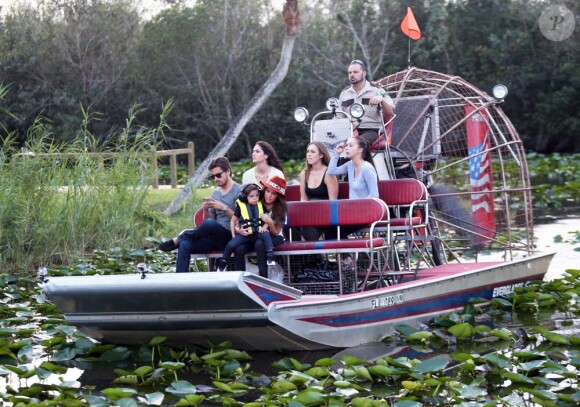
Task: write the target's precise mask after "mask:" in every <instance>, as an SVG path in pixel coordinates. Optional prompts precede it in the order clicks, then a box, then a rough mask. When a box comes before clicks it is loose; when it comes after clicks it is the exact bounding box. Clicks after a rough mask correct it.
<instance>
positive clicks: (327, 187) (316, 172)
mask: <svg viewBox="0 0 580 407" xmlns="http://www.w3.org/2000/svg"><path fill="white" fill-rule="evenodd" d="M329 163H330V154H329V152H328V150H327V148H326V146H325V145H324V144H323V143H322V142H320V141H313V142H312V143H310V144H308V146H307V147H306V165H305V167H304V169H303V170H302V172H301V173H300V200H301V201H313V200H323V199H337V198H338V179H337V178H336V177H335V176H334V175H330V174H328V173H327V170H328V164H329ZM301 233H302V236H303V237H304V239H305V240H319V239H320V235H321V234H322V233H324V230H320V228H314V227H312V228H302V229H301Z"/></svg>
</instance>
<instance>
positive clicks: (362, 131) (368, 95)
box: [338, 59, 395, 144]
mask: <svg viewBox="0 0 580 407" xmlns="http://www.w3.org/2000/svg"><path fill="white" fill-rule="evenodd" d="M366 76H367V68H366V64H365V63H364V62H363V61H361V60H359V59H355V60H354V61H352V62H351V63H350V65H349V66H348V81H349V82H350V85H349V86H347V87H346V88H344V89H343V91H342V92H341V93H340V97H339V98H338V103H339V109H340V110H342V111H344V112H348V109H349V107H350V106H352V105H353V104H354V103H360V104H361V105H363V107H364V110H365V114H364V116H363V117H362V118H361V122H360V125H359V126H358V128H357V129H358V134H359V136H360V137H364V138H365V139H367V140H368V142H369V143H370V144H372V142H373V141H374V140H375V139H376V138H377V137H378V134H379V130H380V129H381V128H382V127H383V115H385V116H391V115H392V114H393V112H394V110H395V104H394V103H393V100H392V99H391V98H390V97H389V95H387V92H385V90H384V89H382V88H379V87H378V86H375V85H372V84H371V83H370V82H369V81H367V79H366Z"/></svg>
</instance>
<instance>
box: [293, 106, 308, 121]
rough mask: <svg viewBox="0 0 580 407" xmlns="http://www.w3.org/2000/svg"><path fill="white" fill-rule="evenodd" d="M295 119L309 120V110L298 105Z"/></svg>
mask: <svg viewBox="0 0 580 407" xmlns="http://www.w3.org/2000/svg"><path fill="white" fill-rule="evenodd" d="M294 120H296V121H297V122H298V123H304V122H306V120H308V110H306V108H304V107H297V108H296V110H294Z"/></svg>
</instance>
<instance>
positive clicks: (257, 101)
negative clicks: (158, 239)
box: [164, 0, 300, 215]
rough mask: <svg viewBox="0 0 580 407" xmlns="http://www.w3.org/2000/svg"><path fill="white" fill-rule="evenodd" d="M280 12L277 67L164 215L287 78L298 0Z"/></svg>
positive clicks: (188, 195) (188, 192)
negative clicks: (281, 29)
mask: <svg viewBox="0 0 580 407" xmlns="http://www.w3.org/2000/svg"><path fill="white" fill-rule="evenodd" d="M282 14H283V16H284V23H285V24H286V34H285V36H284V42H283V44H282V52H281V54H280V60H279V61H278V65H277V66H276V69H274V71H273V72H272V74H271V75H270V77H269V78H268V80H267V81H266V82H265V83H264V85H262V87H261V88H260V90H258V92H257V93H256V95H254V97H253V98H252V100H250V102H249V103H248V105H247V106H246V108H245V109H244V110H243V111H242V113H240V115H239V116H238V117H236V119H235V120H234V122H233V123H232V125H231V127H230V128H229V129H228V131H227V132H226V134H225V135H224V137H223V138H222V139H221V140H220V141H219V142H218V144H217V145H216V146H215V148H214V149H213V150H212V151H211V152H210V153H209V155H208V156H207V157H206V159H205V160H203V162H202V163H201V165H200V166H199V167H198V168H197V171H195V174H193V177H191V179H190V180H189V182H188V183H187V184H186V185H185V187H184V188H183V190H182V191H181V192H180V193H179V194H178V195H177V196H176V197H175V198H174V199H173V201H172V202H171V203H170V204H169V206H168V207H167V209H165V211H164V213H165V214H168V215H170V214H173V213H175V212H177V211H178V210H179V209H181V207H182V206H183V203H184V202H185V201H188V200H189V199H190V198H191V191H192V188H193V189H196V188H198V187H199V186H200V185H201V183H202V181H203V179H204V178H205V177H206V176H207V174H208V168H207V167H208V165H209V163H210V162H211V161H212V160H214V159H215V158H216V157H219V156H222V155H225V154H226V153H227V152H228V150H229V149H230V147H231V146H232V144H234V143H235V141H236V140H237V139H238V137H239V135H240V133H241V132H242V130H243V129H244V127H245V126H246V124H247V123H248V122H249V121H250V119H251V118H252V117H254V114H256V112H257V111H258V110H259V109H260V108H261V107H262V105H263V104H264V103H265V102H266V100H268V98H269V97H270V95H271V94H272V92H274V89H276V87H277V86H278V85H279V84H280V83H281V82H282V81H283V80H284V78H285V77H286V74H287V73H288V66H289V65H290V60H291V58H292V49H293V48H294V40H295V39H296V30H297V28H298V24H299V23H300V13H299V10H298V0H286V4H285V5H284V10H283V11H282Z"/></svg>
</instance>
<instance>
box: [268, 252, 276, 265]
mask: <svg viewBox="0 0 580 407" xmlns="http://www.w3.org/2000/svg"><path fill="white" fill-rule="evenodd" d="M266 256H267V259H268V260H267V261H266V264H267V265H268V266H274V265H275V264H276V260H274V253H272V252H269V253H268V254H267V255H266Z"/></svg>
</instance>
